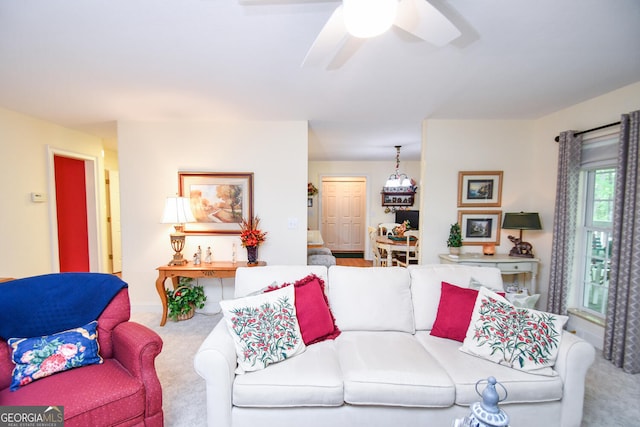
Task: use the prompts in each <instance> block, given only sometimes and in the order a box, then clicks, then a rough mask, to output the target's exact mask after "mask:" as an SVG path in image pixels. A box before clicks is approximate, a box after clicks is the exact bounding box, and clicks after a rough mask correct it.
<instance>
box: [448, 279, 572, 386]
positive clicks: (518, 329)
mask: <svg viewBox="0 0 640 427" xmlns="http://www.w3.org/2000/svg"><path fill="white" fill-rule="evenodd" d="M567 319H568V317H567V316H561V315H558V314H553V313H545V312H542V311H537V310H532V309H526V308H518V307H515V306H514V305H513V304H511V303H510V302H509V301H507V300H506V299H505V298H503V297H501V296H500V295H498V294H496V293H494V292H491V291H490V290H488V289H487V288H484V287H483V288H481V289H480V292H479V293H478V298H477V299H476V303H475V306H474V309H473V315H472V316H471V323H470V324H469V329H468V330H467V335H466V337H465V339H464V342H463V344H462V347H461V348H460V350H461V351H463V352H465V353H469V354H472V355H474V356H478V357H482V358H484V359H487V360H490V361H492V362H495V363H498V364H501V365H506V366H510V367H512V368H514V369H519V370H522V371H527V372H530V373H534V374H540V375H550V376H553V375H556V372H555V371H553V369H552V366H553V365H554V364H555V361H556V358H557V357H558V348H559V347H560V339H561V337H562V328H563V326H564V324H565V323H566V322H567Z"/></svg>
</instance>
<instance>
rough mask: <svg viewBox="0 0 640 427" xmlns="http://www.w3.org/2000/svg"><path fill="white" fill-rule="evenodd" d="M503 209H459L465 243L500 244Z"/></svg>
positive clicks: (463, 242)
mask: <svg viewBox="0 0 640 427" xmlns="http://www.w3.org/2000/svg"><path fill="white" fill-rule="evenodd" d="M501 221H502V211H458V224H460V230H461V232H462V244H463V245H470V246H472V245H486V244H487V243H493V244H495V245H496V246H497V245H499V244H500V224H501Z"/></svg>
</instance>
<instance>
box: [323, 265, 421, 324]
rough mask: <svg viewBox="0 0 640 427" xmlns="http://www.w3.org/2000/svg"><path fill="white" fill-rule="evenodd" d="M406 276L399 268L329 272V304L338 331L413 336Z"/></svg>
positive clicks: (407, 276) (354, 268) (407, 275)
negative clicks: (400, 333)
mask: <svg viewBox="0 0 640 427" xmlns="http://www.w3.org/2000/svg"><path fill="white" fill-rule="evenodd" d="M410 285H411V283H410V277H409V272H408V271H407V270H406V269H405V268H402V267H372V268H360V267H344V266H334V267H331V268H330V269H329V281H328V287H329V304H330V306H331V310H332V311H333V315H334V316H335V318H336V323H337V325H338V327H339V328H340V330H341V331H358V330H360V331H400V332H409V333H413V332H414V331H415V328H414V322H413V305H412V303H411V289H410Z"/></svg>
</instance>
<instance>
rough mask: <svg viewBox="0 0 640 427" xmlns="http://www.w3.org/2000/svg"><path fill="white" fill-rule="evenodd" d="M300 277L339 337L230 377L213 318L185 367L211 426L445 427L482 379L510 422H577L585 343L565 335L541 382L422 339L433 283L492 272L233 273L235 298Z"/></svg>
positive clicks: (231, 358)
mask: <svg viewBox="0 0 640 427" xmlns="http://www.w3.org/2000/svg"><path fill="white" fill-rule="evenodd" d="M309 273H314V274H316V275H317V276H319V277H321V278H322V279H323V280H325V284H326V292H327V295H328V300H329V304H330V306H331V310H332V312H333V314H334V316H335V318H336V324H337V326H338V327H339V328H340V330H341V331H342V333H341V335H340V336H339V337H338V338H336V339H335V340H328V341H323V342H320V343H318V344H313V345H310V346H308V347H307V348H306V351H305V352H304V353H302V354H299V355H296V356H295V357H292V358H290V359H287V360H285V361H283V362H280V363H277V364H273V365H270V366H268V367H267V368H266V369H264V370H261V371H255V372H250V373H246V374H242V375H236V374H234V370H235V368H236V353H235V349H234V343H233V340H232V337H231V335H230V334H229V333H228V331H227V327H226V325H225V322H224V320H222V321H221V322H220V323H218V325H217V326H216V327H215V328H214V329H213V331H212V332H211V333H210V334H209V336H208V337H207V338H206V339H205V341H204V342H203V343H202V345H201V347H200V349H199V350H198V352H197V354H196V356H195V360H194V365H195V369H196V371H197V372H198V374H199V375H200V376H201V377H202V378H204V380H205V382H206V393H207V396H206V405H207V422H208V425H209V426H210V427H214V426H215V427H218V426H219V427H230V426H234V427H239V426H251V427H254V426H256V425H263V426H280V425H305V426H309V427H326V426H332V427H333V426H345V427H347V426H363V427H364V426H366V427H375V426H408V425H413V426H450V425H452V422H453V421H454V420H455V419H456V418H460V417H463V416H466V415H468V414H469V405H470V404H471V403H473V402H476V401H479V400H480V397H479V396H478V395H477V394H476V391H475V385H476V382H477V381H478V380H481V379H486V378H488V377H489V376H494V377H495V378H496V379H497V380H498V381H499V382H500V383H502V384H503V385H504V386H505V387H506V389H507V390H508V397H507V399H506V400H505V401H503V402H501V403H500V406H501V408H502V409H503V410H505V412H507V414H508V415H509V417H510V419H511V425H512V426H518V427H523V426H545V427H552V426H565V427H569V426H580V423H581V419H582V406H583V397H584V381H585V376H586V372H587V369H588V368H589V366H590V365H591V363H592V362H593V360H594V355H595V351H594V348H593V347H592V346H591V345H590V344H588V343H587V342H585V341H583V340H582V339H580V338H578V337H576V336H575V335H572V334H570V333H568V332H563V336H562V340H561V344H560V348H559V355H558V358H557V361H556V364H555V366H554V368H553V369H554V370H555V371H556V372H557V374H558V375H557V376H542V375H535V374H531V373H526V372H522V371H519V370H515V369H512V368H509V367H506V366H501V365H498V364H495V363H492V362H489V361H486V360H484V359H481V358H478V357H474V356H471V355H468V354H465V353H463V352H461V351H459V348H460V346H461V343H460V342H458V341H453V340H449V339H445V338H437V337H434V336H431V335H430V334H429V331H430V329H431V327H432V326H433V322H434V320H435V318H436V314H437V309H438V304H439V299H440V284H441V282H442V281H443V280H444V281H447V282H449V283H453V284H456V285H459V286H462V287H468V286H469V283H470V282H471V278H473V279H475V280H476V281H479V282H481V283H483V284H485V285H487V286H489V287H493V288H502V277H501V275H500V272H499V270H497V269H494V268H484V267H468V266H459V265H431V266H411V267H409V268H408V269H405V268H400V267H391V268H387V267H374V268H357V267H344V266H332V267H330V268H329V269H327V268H326V267H324V266H267V267H252V268H239V269H238V271H237V274H236V281H235V295H236V297H239V296H244V295H247V294H249V293H252V292H255V291H258V290H260V289H262V288H264V287H266V286H269V285H270V284H272V283H273V282H274V281H276V282H279V283H283V282H294V281H296V280H298V279H300V278H302V277H304V276H306V275H307V274H309ZM480 390H482V389H480Z"/></svg>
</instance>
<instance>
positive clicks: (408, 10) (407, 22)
mask: <svg viewBox="0 0 640 427" xmlns="http://www.w3.org/2000/svg"><path fill="white" fill-rule="evenodd" d="M394 25H396V26H397V27H400V28H402V29H403V30H405V31H406V32H408V33H411V34H413V35H414V36H416V37H419V38H421V39H422V40H424V41H427V42H429V43H431V44H433V45H435V46H438V47H440V46H444V45H446V44H447V43H449V42H451V41H452V40H455V39H456V38H458V37H460V35H461V34H462V33H461V32H460V30H458V29H457V28H456V26H455V25H453V23H452V22H451V21H449V19H447V17H445V16H444V15H443V14H442V13H440V11H439V10H438V9H436V8H435V7H433V5H431V3H429V2H428V1H426V0H400V3H399V4H398V16H397V17H396V21H395V22H394Z"/></svg>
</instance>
